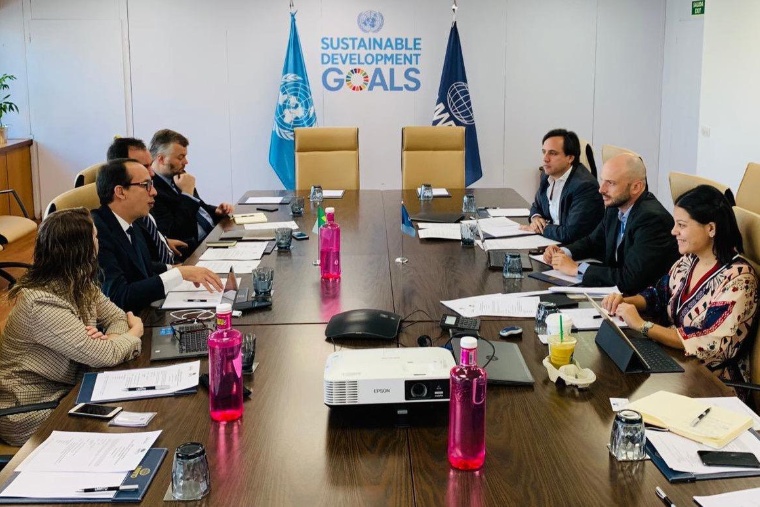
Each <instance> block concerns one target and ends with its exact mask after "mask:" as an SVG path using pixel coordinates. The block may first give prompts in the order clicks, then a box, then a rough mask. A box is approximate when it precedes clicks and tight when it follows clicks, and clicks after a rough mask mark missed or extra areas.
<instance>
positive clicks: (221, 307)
mask: <svg viewBox="0 0 760 507" xmlns="http://www.w3.org/2000/svg"><path fill="white" fill-rule="evenodd" d="M231 312H232V305H231V304H229V303H219V304H218V305H216V313H231Z"/></svg>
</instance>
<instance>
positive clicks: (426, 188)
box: [420, 183, 433, 201]
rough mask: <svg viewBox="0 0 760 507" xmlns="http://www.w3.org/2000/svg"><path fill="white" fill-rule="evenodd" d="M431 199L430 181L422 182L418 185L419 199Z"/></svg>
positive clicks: (431, 188) (431, 187) (431, 186)
mask: <svg viewBox="0 0 760 507" xmlns="http://www.w3.org/2000/svg"><path fill="white" fill-rule="evenodd" d="M432 200H433V185H431V184H430V183H423V184H422V186H421V187H420V201H432Z"/></svg>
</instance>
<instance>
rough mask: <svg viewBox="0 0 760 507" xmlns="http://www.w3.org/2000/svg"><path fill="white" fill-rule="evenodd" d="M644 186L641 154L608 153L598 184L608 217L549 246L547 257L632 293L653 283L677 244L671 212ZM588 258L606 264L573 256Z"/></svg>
mask: <svg viewBox="0 0 760 507" xmlns="http://www.w3.org/2000/svg"><path fill="white" fill-rule="evenodd" d="M646 187H647V184H646V167H645V166H644V162H643V161H642V160H641V158H639V157H638V156H636V155H632V154H630V153H624V154H621V155H618V156H616V157H613V158H611V159H609V160H608V161H607V163H606V164H604V167H603V168H602V183H601V186H600V187H599V193H600V194H602V200H603V201H604V206H605V208H606V210H605V213H604V219H603V220H602V222H601V223H600V224H599V225H597V226H596V228H595V229H594V230H593V231H592V232H591V234H590V235H589V236H587V237H585V238H582V239H579V240H578V241H575V242H573V243H570V244H569V245H567V246H566V247H562V248H560V247H557V246H550V247H548V248H547V249H546V251H545V252H544V260H545V261H546V262H549V263H551V265H552V266H553V267H554V269H557V270H559V271H561V272H562V273H565V274H567V275H571V276H577V277H578V280H579V282H581V285H585V286H589V287H605V286H613V285H616V286H617V287H618V289H619V290H620V292H622V293H623V294H634V293H638V292H639V291H641V290H642V289H644V288H645V287H648V286H650V285H653V284H654V283H655V282H656V281H657V280H658V279H659V278H660V277H661V276H662V275H663V274H665V273H666V272H667V271H668V269H669V268H670V266H671V265H672V264H673V263H674V262H675V260H676V259H677V258H678V246H677V244H676V240H675V238H674V237H673V236H672V235H671V234H670V231H671V229H673V217H671V216H670V213H668V212H667V210H665V208H663V207H662V205H661V204H660V202H659V201H658V200H657V198H656V197H655V196H654V195H653V194H652V193H650V192H648V191H647V189H646ZM588 258H593V259H598V260H601V261H602V264H601V265H599V264H589V263H587V262H581V263H580V264H579V263H578V262H576V261H575V260H573V259H588Z"/></svg>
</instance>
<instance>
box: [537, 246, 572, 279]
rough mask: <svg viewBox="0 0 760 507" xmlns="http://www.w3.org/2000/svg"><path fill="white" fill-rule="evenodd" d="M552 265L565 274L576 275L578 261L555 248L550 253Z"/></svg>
mask: <svg viewBox="0 0 760 507" xmlns="http://www.w3.org/2000/svg"><path fill="white" fill-rule="evenodd" d="M544 256H546V253H544ZM552 267H553V268H554V269H556V270H557V271H561V272H562V273H564V274H566V275H570V276H576V275H578V263H576V262H575V261H574V260H573V259H571V258H570V257H568V256H567V254H566V253H565V252H563V251H562V250H560V249H557V251H556V252H554V254H553V255H552Z"/></svg>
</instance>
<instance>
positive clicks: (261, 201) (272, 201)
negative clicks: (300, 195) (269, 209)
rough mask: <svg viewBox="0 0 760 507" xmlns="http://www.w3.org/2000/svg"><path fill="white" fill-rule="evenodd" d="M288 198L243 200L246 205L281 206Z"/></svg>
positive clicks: (274, 197) (250, 198) (252, 198)
mask: <svg viewBox="0 0 760 507" xmlns="http://www.w3.org/2000/svg"><path fill="white" fill-rule="evenodd" d="M286 199H290V198H289V197H276V196H270V197H249V198H248V199H246V200H245V203H246V204H282V203H283V202H285V200H286Z"/></svg>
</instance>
